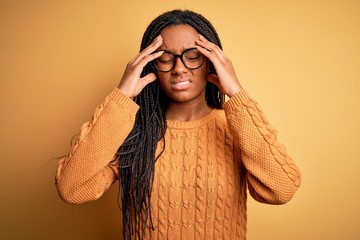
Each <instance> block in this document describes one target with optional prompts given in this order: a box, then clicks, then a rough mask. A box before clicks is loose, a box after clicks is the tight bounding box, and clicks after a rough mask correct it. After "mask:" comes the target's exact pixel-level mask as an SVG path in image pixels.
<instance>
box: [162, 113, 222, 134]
mask: <svg viewBox="0 0 360 240" xmlns="http://www.w3.org/2000/svg"><path fill="white" fill-rule="evenodd" d="M221 111H223V110H222V109H213V110H212V111H211V112H210V113H209V114H208V115H206V116H205V117H203V118H200V119H198V120H194V121H188V122H180V121H171V120H167V127H168V128H172V129H191V128H197V127H200V126H202V125H204V124H207V123H208V122H209V121H211V120H212V119H214V118H215V117H216V116H217V115H218V114H219V113H220V112H221Z"/></svg>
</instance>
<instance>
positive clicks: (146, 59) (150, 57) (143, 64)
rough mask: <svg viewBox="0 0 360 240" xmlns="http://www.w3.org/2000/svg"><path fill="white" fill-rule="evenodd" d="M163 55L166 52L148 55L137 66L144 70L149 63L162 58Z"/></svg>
mask: <svg viewBox="0 0 360 240" xmlns="http://www.w3.org/2000/svg"><path fill="white" fill-rule="evenodd" d="M163 53H164V51H159V52H155V53H153V54H150V55H147V56H145V57H143V58H142V59H141V60H140V61H139V62H138V64H137V66H138V67H140V68H141V69H143V68H144V67H145V66H146V64H148V63H149V62H151V61H153V60H154V59H156V58H158V57H160V56H161V55H162V54H163Z"/></svg>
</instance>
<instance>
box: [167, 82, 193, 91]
mask: <svg viewBox="0 0 360 240" xmlns="http://www.w3.org/2000/svg"><path fill="white" fill-rule="evenodd" d="M189 86H190V80H185V81H178V82H172V83H171V87H172V88H173V89H174V90H185V89H187V88H188V87H189Z"/></svg>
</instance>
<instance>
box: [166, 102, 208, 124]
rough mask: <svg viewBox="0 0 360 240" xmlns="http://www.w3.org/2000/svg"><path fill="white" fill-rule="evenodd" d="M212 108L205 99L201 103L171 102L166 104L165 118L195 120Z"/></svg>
mask: <svg viewBox="0 0 360 240" xmlns="http://www.w3.org/2000/svg"><path fill="white" fill-rule="evenodd" d="M212 109H213V108H212V107H210V106H209V105H207V103H206V102H205V101H203V102H201V103H196V102H195V103H189V102H188V103H176V102H171V103H169V104H168V106H167V110H166V118H167V120H170V121H180V122H188V121H195V120H198V119H201V118H203V117H205V116H206V115H208V114H209V113H210V112H211V111H212Z"/></svg>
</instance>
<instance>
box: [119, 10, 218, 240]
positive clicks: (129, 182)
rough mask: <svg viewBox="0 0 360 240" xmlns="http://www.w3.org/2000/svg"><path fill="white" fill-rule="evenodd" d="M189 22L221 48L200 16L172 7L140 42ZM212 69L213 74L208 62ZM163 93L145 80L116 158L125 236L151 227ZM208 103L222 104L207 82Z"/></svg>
mask: <svg viewBox="0 0 360 240" xmlns="http://www.w3.org/2000/svg"><path fill="white" fill-rule="evenodd" d="M180 24H189V25H190V26H192V27H194V28H195V29H196V30H197V31H198V32H199V34H201V35H203V36H204V37H205V38H207V39H208V40H209V41H211V42H213V43H215V44H216V45H218V46H219V47H220V48H222V47H221V43H220V39H219V37H218V35H217V33H216V31H215V29H214V27H213V26H212V25H211V23H210V22H209V21H208V20H206V19H205V18H204V17H203V16H201V15H199V14H197V13H194V12H192V11H188V10H185V11H183V10H173V11H170V12H166V13H164V14H162V15H160V16H159V17H157V18H156V19H154V20H153V21H152V22H151V23H150V25H149V26H148V28H147V29H146V31H145V33H144V35H143V38H142V41H141V46H140V51H142V50H143V49H145V48H146V47H147V46H149V45H150V44H151V42H152V41H153V40H154V39H155V38H156V37H157V36H158V35H159V34H160V32H161V30H162V29H164V28H165V27H167V26H172V25H180ZM210 71H211V73H214V74H216V71H215V68H214V66H213V65H212V63H211V62H210ZM151 72H152V73H155V75H156V76H157V72H156V69H155V67H154V66H153V65H152V64H148V65H146V66H145V68H144V69H143V71H142V74H141V76H142V77H143V76H145V75H147V74H148V73H151ZM165 98H166V96H165V94H164V93H163V92H162V91H161V88H160V84H159V80H158V79H157V80H155V81H154V82H152V83H150V84H148V85H147V86H146V87H145V88H144V89H143V90H142V91H141V93H140V94H139V95H138V96H136V97H135V99H134V101H135V102H136V103H137V104H138V105H139V106H140V109H139V111H138V112H137V114H136V118H135V123H134V127H133V129H132V130H131V132H130V133H129V135H128V137H127V138H126V140H125V141H124V143H123V144H122V145H121V146H120V147H119V149H118V152H117V154H116V158H115V162H116V164H117V165H118V169H119V182H120V186H119V188H120V191H119V194H120V195H121V196H119V197H120V198H121V208H122V212H123V235H124V238H125V239H131V238H133V237H134V236H135V238H137V239H143V238H144V237H145V233H146V231H145V230H146V228H150V229H153V226H152V216H151V202H150V199H151V193H152V183H153V180H154V171H155V162H156V159H157V158H158V157H159V156H160V155H161V153H162V152H163V151H164V148H165V139H164V136H165V132H166V116H165V110H166V106H165V101H164V99H165ZM206 99H207V104H208V105H209V106H211V107H215V108H222V105H223V103H224V94H223V93H221V92H220V90H219V89H218V87H216V86H215V85H214V84H212V83H210V82H208V83H207V85H206ZM159 141H163V143H164V145H163V146H164V147H163V149H161V150H162V151H161V152H160V155H159V156H155V153H156V148H157V145H158V142H159Z"/></svg>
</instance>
